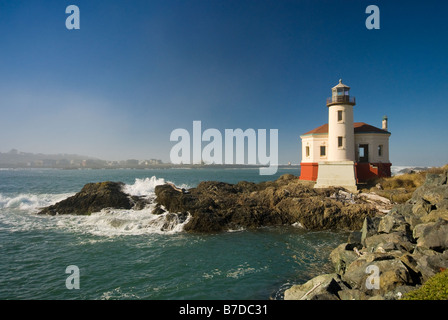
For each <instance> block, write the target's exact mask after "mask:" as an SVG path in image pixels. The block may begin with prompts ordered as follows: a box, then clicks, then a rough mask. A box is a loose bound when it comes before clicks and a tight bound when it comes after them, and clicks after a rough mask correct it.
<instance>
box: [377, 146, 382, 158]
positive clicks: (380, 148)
mask: <svg viewBox="0 0 448 320" xmlns="http://www.w3.org/2000/svg"><path fill="white" fill-rule="evenodd" d="M378 156H379V157H382V156H383V145H382V144H380V145H379V146H378Z"/></svg>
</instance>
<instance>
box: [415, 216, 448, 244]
mask: <svg viewBox="0 0 448 320" xmlns="http://www.w3.org/2000/svg"><path fill="white" fill-rule="evenodd" d="M414 238H415V239H417V246H418V247H423V248H428V249H431V250H434V251H437V252H443V251H445V250H447V249H448V221H447V220H443V219H439V220H438V221H436V222H429V223H424V224H419V225H417V226H416V227H415V228H414Z"/></svg>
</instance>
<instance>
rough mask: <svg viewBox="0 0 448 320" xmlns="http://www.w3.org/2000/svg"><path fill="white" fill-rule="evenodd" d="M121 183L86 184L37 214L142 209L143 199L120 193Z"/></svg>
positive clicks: (79, 213) (85, 213)
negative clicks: (137, 207) (135, 207)
mask: <svg viewBox="0 0 448 320" xmlns="http://www.w3.org/2000/svg"><path fill="white" fill-rule="evenodd" d="M122 187H123V183H121V182H111V181H106V182H99V183H88V184H86V185H85V186H84V187H83V188H82V189H81V191H80V192H78V193H76V194H75V195H74V196H71V197H69V198H67V199H65V200H62V201H60V202H58V203H56V204H54V205H51V206H49V207H46V208H44V209H42V210H41V211H40V212H39V214H48V215H56V214H75V215H90V214H91V213H93V212H99V211H101V210H102V209H105V208H115V209H132V208H133V207H134V206H136V205H137V206H139V207H143V206H144V205H143V204H142V202H145V201H146V200H145V199H143V198H138V197H134V198H131V197H130V196H129V195H128V194H126V193H124V192H123V191H122Z"/></svg>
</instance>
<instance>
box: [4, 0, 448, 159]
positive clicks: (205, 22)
mask: <svg viewBox="0 0 448 320" xmlns="http://www.w3.org/2000/svg"><path fill="white" fill-rule="evenodd" d="M70 4H75V5H77V6H78V7H79V9H80V13H81V16H80V26H81V28H80V29H79V30H68V29H66V27H65V20H66V18H67V17H68V14H66V13H65V8H66V7H67V6H68V5H70ZM370 4H374V5H377V6H378V7H379V9H380V17H381V20H380V27H381V29H379V30H368V29H367V28H366V27H365V20H366V18H367V17H368V14H366V13H365V10H366V7H367V6H368V5H370ZM447 12H448V4H447V3H446V2H445V1H439V0H427V1H380V0H369V1H364V0H344V1H337V0H326V1H324V0H309V1H299V0H290V1H287V0H277V1H274V0H272V1H267V0H257V1H255V0H238V1H233V0H183V1H174V0H161V1H158V0H151V1H137V0H129V1H124V0H123V1H116V0H108V1H100V0H89V1H81V0H71V1H61V0H45V1H43V0H42V1H41V0H29V1H19V0H16V1H3V0H0V114H1V118H0V152H7V151H9V150H10V149H12V148H16V149H19V150H21V151H28V152H36V153H37V152H42V153H78V154H83V155H89V156H94V157H98V158H102V159H110V160H121V159H128V158H136V159H147V158H159V159H162V160H163V161H169V153H170V150H171V147H172V146H173V145H174V144H175V143H174V142H170V133H171V132H172V131H173V130H174V129H176V128H185V129H187V130H188V131H190V132H192V123H193V121H194V120H200V121H202V128H203V130H204V129H207V128H216V129H218V130H220V131H221V132H224V130H225V129H236V128H241V129H243V130H244V129H247V128H253V129H278V130H279V162H280V163H287V162H288V161H291V162H292V163H298V162H300V159H301V153H300V138H299V136H300V134H302V133H304V132H307V131H309V130H311V129H313V128H315V127H317V126H319V125H321V124H323V123H326V122H327V117H328V116H327V107H326V105H325V101H326V98H327V97H328V96H330V93H331V92H330V90H331V87H333V86H334V85H336V84H337V83H338V80H339V79H340V78H342V79H343V82H344V83H345V84H347V85H349V86H351V88H352V89H351V94H352V95H353V96H355V97H356V99H357V105H356V106H355V115H354V117H355V121H362V122H366V123H369V124H372V125H375V126H379V127H380V126H381V119H382V117H383V116H384V115H387V116H388V117H389V130H390V131H391V133H392V136H391V138H390V158H391V162H392V164H393V165H430V166H432V165H442V164H445V163H447V162H448V148H447V142H446V141H447V137H448V98H447V93H448V62H447V52H448V24H447V23H446V14H447Z"/></svg>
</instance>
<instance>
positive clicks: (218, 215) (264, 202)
mask: <svg viewBox="0 0 448 320" xmlns="http://www.w3.org/2000/svg"><path fill="white" fill-rule="evenodd" d="M155 193H156V199H155V203H156V207H155V209H154V211H153V212H154V213H156V214H157V213H163V212H165V211H168V212H171V213H179V214H185V213H189V214H190V215H191V218H190V219H189V222H188V223H187V224H186V225H185V226H184V230H186V231H192V232H219V231H226V230H232V229H240V228H245V229H251V228H258V227H262V226H277V225H293V224H295V225H299V226H301V227H303V228H306V229H310V230H330V229H333V230H356V229H360V228H361V227H362V223H363V221H364V219H365V218H366V217H370V216H372V217H373V216H375V215H376V214H378V213H380V212H381V210H384V208H385V207H389V209H390V207H391V205H390V202H388V200H387V199H384V198H381V197H379V198H375V197H373V198H372V197H366V196H365V195H364V194H363V195H355V194H351V193H348V192H346V191H345V190H344V189H342V188H329V189H314V188H313V184H312V183H308V182H304V181H301V180H299V179H298V177H296V176H293V175H283V176H281V177H280V178H279V179H277V180H276V181H267V182H262V183H252V182H247V181H241V182H239V183H237V184H229V183H224V182H216V181H205V182H201V183H200V184H199V185H198V186H197V187H196V188H192V189H189V190H183V191H182V190H179V189H177V188H174V187H173V186H172V185H169V184H165V185H161V186H157V187H156V188H155Z"/></svg>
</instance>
